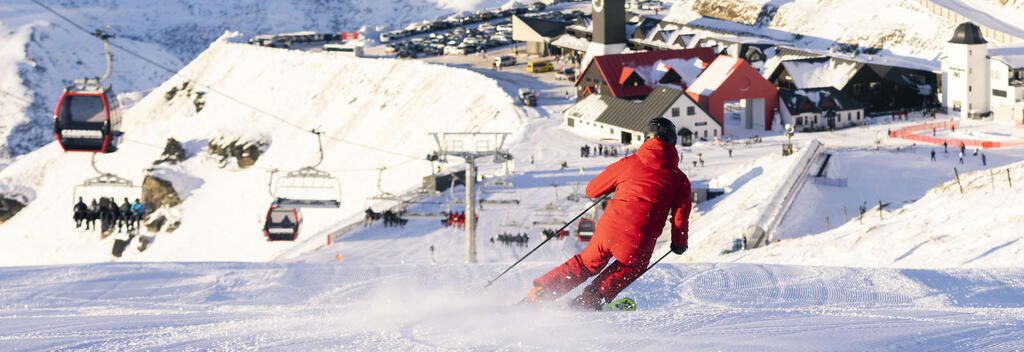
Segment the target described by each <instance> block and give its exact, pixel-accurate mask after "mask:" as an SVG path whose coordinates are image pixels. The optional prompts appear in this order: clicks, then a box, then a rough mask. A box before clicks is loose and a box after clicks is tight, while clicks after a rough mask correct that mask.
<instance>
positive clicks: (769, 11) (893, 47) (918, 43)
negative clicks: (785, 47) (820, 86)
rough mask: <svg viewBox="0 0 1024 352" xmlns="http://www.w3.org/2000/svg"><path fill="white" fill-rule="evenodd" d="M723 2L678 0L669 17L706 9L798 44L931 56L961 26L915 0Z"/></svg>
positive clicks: (686, 17)
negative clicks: (845, 46) (936, 14)
mask: <svg viewBox="0 0 1024 352" xmlns="http://www.w3.org/2000/svg"><path fill="white" fill-rule="evenodd" d="M719 3H720V2H719V1H712V0H679V1H676V2H675V4H674V6H673V7H672V9H671V11H670V12H669V13H668V15H667V16H666V18H667V19H669V20H674V21H678V22H682V23H688V22H691V21H694V20H696V19H697V18H699V17H700V14H701V13H703V14H707V15H713V16H716V17H718V18H724V19H728V20H734V21H737V22H742V23H747V24H751V25H753V26H742V28H741V27H738V26H736V27H735V28H737V29H738V30H741V31H748V32H752V33H758V34H759V35H762V36H766V37H769V38H773V39H775V40H781V41H786V42H792V43H793V45H795V46H796V47H799V48H808V49H815V50H822V51H824V50H829V49H830V47H831V46H832V44H834V43H835V42H838V43H845V44H852V45H857V46H859V47H861V48H880V49H884V50H887V51H888V52H891V53H893V54H897V55H904V56H912V57H917V58H922V59H926V60H935V59H937V58H938V54H939V53H940V52H941V51H942V48H943V47H944V45H945V42H946V41H948V40H949V37H950V36H952V34H953V29H954V28H955V27H956V25H957V23H952V22H949V21H947V20H945V19H943V18H941V17H938V16H935V15H933V14H932V13H930V12H928V11H927V10H925V9H924V8H922V7H921V6H920V5H919V4H918V3H917V1H916V0H878V1H871V2H864V1H844V0H729V1H726V2H725V3H726V4H728V6H722V5H721V4H719ZM784 34H785V35H784ZM791 34H798V35H799V36H794V35H791Z"/></svg>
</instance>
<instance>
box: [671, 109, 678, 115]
mask: <svg viewBox="0 0 1024 352" xmlns="http://www.w3.org/2000/svg"><path fill="white" fill-rule="evenodd" d="M672 117H679V108H672Z"/></svg>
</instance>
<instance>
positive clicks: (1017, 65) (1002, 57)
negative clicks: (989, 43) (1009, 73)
mask: <svg viewBox="0 0 1024 352" xmlns="http://www.w3.org/2000/svg"><path fill="white" fill-rule="evenodd" d="M988 55H989V57H991V58H993V59H997V60H999V61H1002V62H1004V63H1006V64H1007V65H1010V67H1011V68H1014V69H1024V44H1016V45H1011V46H1003V47H996V48H991V49H989V50H988Z"/></svg>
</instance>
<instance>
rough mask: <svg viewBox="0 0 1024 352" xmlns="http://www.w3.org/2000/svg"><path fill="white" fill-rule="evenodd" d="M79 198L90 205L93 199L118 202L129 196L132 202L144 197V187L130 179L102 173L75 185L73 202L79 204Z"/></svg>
mask: <svg viewBox="0 0 1024 352" xmlns="http://www.w3.org/2000/svg"><path fill="white" fill-rule="evenodd" d="M79 198H81V199H82V201H83V202H85V204H86V205H89V203H91V201H92V200H97V201H99V200H100V199H102V198H108V199H112V200H113V201H115V202H118V204H120V202H122V201H123V199H125V198H128V201H130V202H134V201H135V200H136V199H142V188H141V187H139V186H136V185H135V184H134V183H132V181H131V180H129V179H126V178H123V177H120V176H117V175H114V174H110V173H102V174H101V175H99V176H96V177H93V178H90V179H87V180H85V181H84V182H82V184H79V185H76V186H75V188H74V190H73V191H72V202H71V204H72V205H74V204H77V203H78V199H79Z"/></svg>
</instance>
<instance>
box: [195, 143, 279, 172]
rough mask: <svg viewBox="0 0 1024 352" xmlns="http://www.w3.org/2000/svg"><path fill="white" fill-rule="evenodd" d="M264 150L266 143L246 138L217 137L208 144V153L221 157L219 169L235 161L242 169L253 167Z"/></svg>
mask: <svg viewBox="0 0 1024 352" xmlns="http://www.w3.org/2000/svg"><path fill="white" fill-rule="evenodd" d="M266 148H267V143H266V142H264V141H260V140H252V139H247V138H234V139H229V138H225V137H217V138H213V139H211V140H210V144H209V151H210V153H211V154H214V155H218V156H220V157H221V167H224V166H227V164H228V163H229V162H231V159H235V162H236V163H237V165H238V167H239V168H242V169H245V168H248V167H250V166H253V165H255V164H256V161H257V160H259V158H260V155H262V154H263V151H264V150H266Z"/></svg>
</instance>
